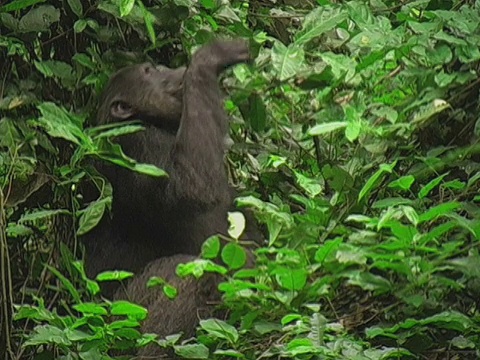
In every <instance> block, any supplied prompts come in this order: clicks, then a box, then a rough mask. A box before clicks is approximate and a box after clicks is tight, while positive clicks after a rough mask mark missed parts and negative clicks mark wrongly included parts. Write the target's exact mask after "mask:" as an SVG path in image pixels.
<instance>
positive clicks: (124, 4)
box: [119, 0, 135, 17]
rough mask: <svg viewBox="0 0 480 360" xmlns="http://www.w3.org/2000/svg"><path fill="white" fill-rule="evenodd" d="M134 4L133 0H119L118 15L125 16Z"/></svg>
mask: <svg viewBox="0 0 480 360" xmlns="http://www.w3.org/2000/svg"><path fill="white" fill-rule="evenodd" d="M134 5H135V0H120V4H119V9H120V16H121V17H125V16H127V15H128V14H130V12H131V11H132V9H133V6H134Z"/></svg>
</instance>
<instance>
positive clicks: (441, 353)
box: [0, 0, 480, 359]
mask: <svg viewBox="0 0 480 360" xmlns="http://www.w3.org/2000/svg"><path fill="white" fill-rule="evenodd" d="M214 36H224V37H244V38H247V39H249V40H250V43H251V48H252V51H253V54H254V58H255V61H254V65H253V66H251V67H249V66H243V65H242V66H238V67H236V68H235V69H234V70H233V71H232V72H231V73H230V75H229V76H228V77H227V79H226V80H225V81H224V86H225V90H226V92H227V94H228V99H227V100H226V109H227V111H228V113H229V114H230V117H231V137H232V138H233V140H234V143H235V144H234V145H233V147H232V148H231V149H230V152H229V154H228V159H227V160H228V161H227V162H228V167H229V173H230V174H231V181H232V183H234V184H236V185H237V186H238V188H239V189H241V191H243V192H244V194H243V195H244V196H242V197H240V198H239V199H238V200H237V202H238V203H239V204H240V205H241V206H246V207H249V208H251V209H253V210H254V211H255V214H256V217H257V219H258V221H259V222H260V223H261V224H262V225H263V230H264V233H265V235H266V242H265V246H264V247H262V248H260V249H258V250H257V251H256V259H257V265H256V267H255V268H254V269H239V267H241V265H242V261H239V260H238V258H236V257H235V256H233V255H232V254H234V253H239V252H241V244H240V242H238V241H237V240H236V238H238V233H239V231H241V230H242V219H241V218H240V219H239V218H238V216H236V215H232V222H233V223H234V224H235V225H236V229H233V230H232V231H231V235H232V241H231V243H230V244H229V245H227V246H226V247H224V248H223V249H219V244H218V239H215V238H212V239H210V240H209V241H208V242H207V243H206V245H205V247H204V251H203V258H204V259H203V260H199V261H198V262H195V263H191V264H187V265H184V266H181V267H180V268H179V269H178V272H179V273H181V274H183V275H188V274H193V275H195V276H200V275H201V274H202V272H204V271H216V272H219V273H222V274H224V276H225V281H224V283H222V284H221V285H220V290H221V291H222V293H223V298H224V301H223V306H225V307H227V308H228V309H229V310H230V312H229V319H228V320H227V321H220V320H214V319H206V320H203V321H202V322H201V323H200V327H199V330H198V333H197V334H198V336H197V338H195V339H190V340H189V341H188V342H186V343H181V342H180V341H179V340H178V337H176V336H172V337H170V338H168V339H156V338H155V336H154V335H152V334H143V335H142V334H140V332H139V331H138V323H139V321H141V320H142V319H143V318H145V316H146V312H145V309H143V308H142V307H140V306H136V305H134V304H130V303H126V302H113V303H112V302H109V301H106V300H103V299H102V298H101V297H100V296H99V294H98V292H99V290H98V289H99V287H98V281H106V280H111V279H112V278H114V279H118V278H123V277H128V276H129V274H126V273H122V272H113V273H106V274H103V277H99V278H97V279H95V280H92V279H88V278H87V277H86V276H85V273H84V271H83V265H82V262H81V261H78V259H80V258H81V254H80V252H79V250H80V247H79V246H78V243H77V236H78V235H81V234H84V233H86V232H88V231H89V230H91V229H92V228H93V227H94V226H95V225H97V224H98V222H99V220H100V218H101V217H102V216H103V215H104V214H106V213H107V212H108V211H109V209H110V204H111V201H112V189H111V186H109V184H108V183H106V182H105V179H103V178H102V177H101V175H99V174H98V173H97V172H96V171H95V169H94V168H93V167H92V166H91V161H90V160H91V159H102V160H104V161H110V162H114V163H116V164H118V166H125V167H128V168H131V169H132V171H140V172H145V173H150V174H151V173H158V169H156V168H153V167H151V166H148V164H137V163H135V162H134V161H133V160H132V159H129V158H126V157H125V156H124V154H123V153H122V152H121V150H120V149H119V148H118V147H115V146H113V145H112V143H111V141H110V139H112V138H114V137H116V136H121V135H123V134H126V133H129V132H132V131H138V130H140V129H139V128H138V125H128V126H122V127H105V126H103V127H95V122H94V121H93V120H94V114H95V106H96V101H97V98H98V94H99V91H100V90H101V88H102V86H103V85H104V84H105V82H106V80H107V79H108V76H109V75H110V74H111V73H112V72H113V71H114V70H115V69H117V68H119V67H121V66H124V65H126V64H130V63H138V62H141V61H145V60H152V61H154V62H156V63H163V64H166V65H169V66H171V67H176V66H179V65H183V64H185V63H187V62H188V57H189V55H190V54H191V53H192V51H194V50H195V48H196V47H197V46H199V45H201V44H204V43H205V42H207V41H208V40H209V39H211V38H212V37H214ZM0 59H1V60H0V78H1V81H0V273H1V288H0V299H1V300H2V301H1V308H0V319H1V328H0V334H1V336H0V355H1V357H2V358H12V359H20V358H21V359H30V358H38V359H46V358H55V359H57V358H58V359H100V358H105V359H108V358H113V357H114V355H113V354H114V353H112V352H111V351H110V350H112V349H125V348H132V347H135V346H143V345H145V344H147V343H149V342H152V341H156V342H158V343H159V345H161V346H175V351H176V353H177V354H179V355H181V356H184V357H186V358H197V359H207V358H208V359H212V358H218V359H227V358H245V359H266V358H272V359H274V358H280V357H283V358H298V359H415V358H422V359H477V358H479V357H480V313H479V305H480V302H479V299H480V255H479V248H480V247H479V240H480V209H479V207H478V205H477V204H478V201H479V200H480V197H479V195H477V193H478V189H479V187H480V181H479V180H480V145H479V144H478V135H479V134H478V132H479V129H480V127H479V125H478V124H477V123H478V121H479V117H478V113H479V92H478V90H479V86H480V80H479V76H478V73H479V70H480V67H479V64H480V1H473V0H465V1H460V0H456V1H435V0H419V1H411V2H408V1H402V2H399V1H389V0H383V1H381V0H372V1H369V2H368V1H360V0H354V1H348V2H347V1H346V2H341V1H328V0H317V1H311V0H310V1H302V0H297V1H296V0H278V1H268V0H252V1H249V2H248V1H237V0H231V1H228V0H222V1H220V0H198V1H194V0H151V1H150V0H148V1H147V0H144V1H135V0H111V1H110V0H98V1H92V0H66V1H61V0H51V1H48V2H45V1H42V0H12V1H10V2H7V3H5V4H3V5H1V6H0ZM91 183H94V184H95V185H96V187H97V188H98V189H99V192H100V195H99V197H98V198H96V199H87V198H86V197H85V196H84V189H85V188H86V186H87V185H86V184H91ZM217 256H219V257H221V258H222V259H223V262H224V266H220V265H213V263H211V262H209V261H208V259H211V258H214V257H217ZM119 270H121V269H119ZM157 280H158V279H157ZM160 285H163V286H164V290H165V293H166V296H172V297H174V296H175V289H172V288H171V287H170V286H169V285H168V284H164V283H162V282H161V281H160ZM111 315H116V317H114V318H112V317H111ZM107 354H110V355H107Z"/></svg>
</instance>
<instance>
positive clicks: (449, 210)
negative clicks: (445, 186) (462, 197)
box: [419, 201, 462, 223]
mask: <svg viewBox="0 0 480 360" xmlns="http://www.w3.org/2000/svg"><path fill="white" fill-rule="evenodd" d="M461 207H462V204H461V203H459V202H456V201H452V202H447V203H443V204H439V205H436V206H434V207H431V208H430V209H428V210H427V211H426V212H425V213H423V214H421V215H420V218H419V223H423V222H426V221H431V220H434V219H436V218H438V217H439V216H444V215H448V214H453V213H455V211H456V210H458V209H460V208H461Z"/></svg>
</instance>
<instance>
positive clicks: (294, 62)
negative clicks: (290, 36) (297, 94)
mask: <svg viewBox="0 0 480 360" xmlns="http://www.w3.org/2000/svg"><path fill="white" fill-rule="evenodd" d="M304 61H305V54H304V52H303V49H302V48H300V47H297V46H295V45H293V44H290V45H289V46H288V47H286V46H285V45H283V44H282V43H281V42H280V41H275V42H274V44H273V48H272V66H273V68H274V69H275V70H276V72H277V76H278V78H279V79H280V80H282V81H284V80H287V79H289V78H291V77H294V76H295V75H296V74H297V73H298V71H299V70H301V68H302V66H303V63H304Z"/></svg>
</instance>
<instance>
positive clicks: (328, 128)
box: [308, 121, 348, 136]
mask: <svg viewBox="0 0 480 360" xmlns="http://www.w3.org/2000/svg"><path fill="white" fill-rule="evenodd" d="M347 126H348V122H346V121H333V122H329V123H324V124H319V125H315V126H313V127H311V128H310V129H309V130H308V134H309V135H311V136H318V135H324V134H329V133H331V132H333V131H336V130H338V129H343V128H346V127H347Z"/></svg>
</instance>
